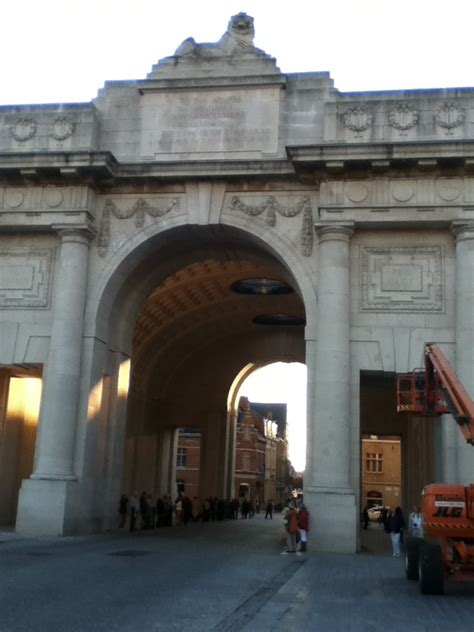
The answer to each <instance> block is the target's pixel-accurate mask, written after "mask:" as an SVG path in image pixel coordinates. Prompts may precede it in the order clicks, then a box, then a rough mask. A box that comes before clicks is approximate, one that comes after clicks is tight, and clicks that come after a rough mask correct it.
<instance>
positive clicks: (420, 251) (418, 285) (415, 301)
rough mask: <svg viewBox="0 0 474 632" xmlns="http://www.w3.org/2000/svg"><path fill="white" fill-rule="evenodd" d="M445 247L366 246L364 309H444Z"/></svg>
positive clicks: (362, 288) (363, 261)
mask: <svg viewBox="0 0 474 632" xmlns="http://www.w3.org/2000/svg"><path fill="white" fill-rule="evenodd" d="M442 265H443V264H442V249H441V247H440V246H427V247H416V246H413V247H394V248H372V247H364V248H363V249H362V252H361V311H362V312H442V311H443V309H444V297H443V278H442Z"/></svg>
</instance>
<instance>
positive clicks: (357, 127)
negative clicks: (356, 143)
mask: <svg viewBox="0 0 474 632" xmlns="http://www.w3.org/2000/svg"><path fill="white" fill-rule="evenodd" d="M373 120H374V115H373V113H372V111H371V109H370V108H368V107H364V106H358V107H353V108H350V109H349V110H346V111H345V112H344V114H343V115H342V122H343V123H344V127H347V129H350V130H351V131H352V132H357V133H360V132H364V131H365V130H367V129H369V128H370V127H371V125H372V122H373Z"/></svg>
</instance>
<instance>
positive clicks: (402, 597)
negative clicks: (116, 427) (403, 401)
mask: <svg viewBox="0 0 474 632" xmlns="http://www.w3.org/2000/svg"><path fill="white" fill-rule="evenodd" d="M282 535H283V530H282V522H281V517H280V516H276V517H275V520H273V521H270V520H264V519H263V515H262V514H260V515H257V516H255V518H253V519H251V520H238V521H229V522H219V523H208V524H191V525H188V526H187V527H173V528H168V529H160V530H157V531H154V532H141V533H138V534H129V533H117V534H108V535H101V536H87V537H78V538H61V539H38V540H26V539H16V538H12V537H8V536H7V534H5V533H3V534H2V533H0V632H30V631H31V632H32V631H35V632H43V631H45V632H49V631H51V632H53V631H54V632H56V631H60V632H63V631H64V632H76V631H77V632H96V631H107V632H112V631H119V632H128V631H133V632H136V631H140V632H156V631H166V632H174V631H181V630H182V631H185V630H186V631H188V632H194V631H206V632H207V631H211V630H215V631H218V632H230V631H232V632H237V631H239V630H244V631H246V632H251V631H255V632H257V631H258V632H261V631H265V630H268V631H271V630H274V631H279V630H285V632H287V631H288V630H291V631H292V632H297V631H299V630H304V631H305V632H313V631H315V632H316V631H318V632H319V631H321V632H322V631H324V632H327V631H331V632H332V631H339V630H341V632H342V631H344V632H348V631H357V632H359V631H364V632H375V631H376V630H377V632H379V631H380V629H381V628H384V627H386V626H387V627H390V628H391V629H392V630H399V629H400V630H403V631H404V632H406V631H408V632H411V631H413V632H425V630H426V632H428V631H429V632H438V631H439V632H441V630H443V632H445V630H446V629H450V630H453V632H474V616H473V615H472V612H473V604H474V587H472V586H466V585H463V586H462V587H461V588H459V589H458V587H455V588H450V589H449V591H448V594H447V595H445V596H442V597H426V596H422V595H420V594H419V592H418V588H417V586H416V584H415V583H414V582H408V581H407V580H406V579H405V578H404V573H403V560H402V559H394V558H392V557H391V556H390V555H389V549H388V547H387V549H386V551H385V549H384V546H385V545H384V542H383V541H382V539H381V537H382V536H380V534H378V537H379V542H378V544H377V547H376V548H377V550H378V553H379V554H378V555H373V554H371V553H370V546H366V547H364V550H366V551H369V552H366V553H363V554H359V555H330V554H318V553H309V554H308V556H305V557H303V556H301V557H300V556H298V557H296V556H290V555H288V556H282V555H280V552H281V551H282V549H283V546H282ZM375 535H377V534H375V532H374V533H373V534H372V536H369V537H374V536H375Z"/></svg>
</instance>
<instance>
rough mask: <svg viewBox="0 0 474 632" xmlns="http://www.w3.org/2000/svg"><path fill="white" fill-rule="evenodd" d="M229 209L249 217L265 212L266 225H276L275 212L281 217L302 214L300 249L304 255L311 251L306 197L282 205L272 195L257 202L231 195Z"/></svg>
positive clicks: (311, 224) (311, 222)
mask: <svg viewBox="0 0 474 632" xmlns="http://www.w3.org/2000/svg"><path fill="white" fill-rule="evenodd" d="M227 209H228V210H229V211H239V212H241V213H245V214H246V215H248V216H249V217H257V216H258V215H261V214H262V213H265V223H266V224H267V225H268V226H276V221H277V214H278V215H280V216H281V217H296V216H297V215H299V214H300V213H302V214H303V226H302V229H301V250H302V252H303V255H304V256H305V257H309V256H311V254H312V252H313V211H312V209H311V203H310V200H309V198H308V197H306V196H305V197H302V198H300V199H299V200H297V202H296V204H294V205H293V206H284V205H283V204H281V203H280V202H279V201H278V200H277V199H276V198H275V197H274V196H273V195H271V196H268V197H266V198H265V199H264V200H263V201H262V202H260V203H258V204H249V203H247V202H243V201H242V200H241V199H240V197H239V196H237V195H233V196H232V197H231V198H230V200H229V202H228V204H227Z"/></svg>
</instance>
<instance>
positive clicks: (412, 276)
mask: <svg viewBox="0 0 474 632" xmlns="http://www.w3.org/2000/svg"><path fill="white" fill-rule="evenodd" d="M381 282H382V283H381V287H382V290H383V291H384V292H421V291H422V289H423V267H422V266H411V265H406V264H399V265H388V266H385V265H383V266H382V270H381Z"/></svg>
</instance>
